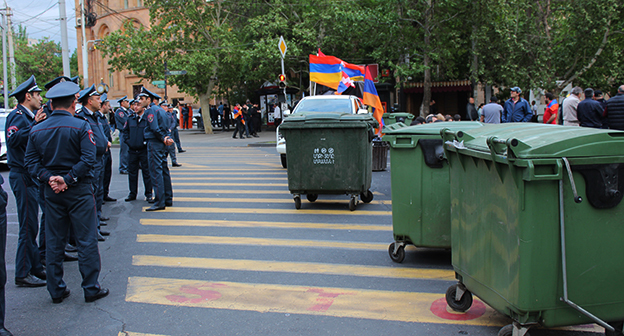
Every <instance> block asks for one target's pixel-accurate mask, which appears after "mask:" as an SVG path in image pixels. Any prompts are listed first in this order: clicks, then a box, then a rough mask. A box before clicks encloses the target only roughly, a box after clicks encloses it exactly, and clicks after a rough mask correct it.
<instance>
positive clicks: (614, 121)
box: [604, 85, 624, 130]
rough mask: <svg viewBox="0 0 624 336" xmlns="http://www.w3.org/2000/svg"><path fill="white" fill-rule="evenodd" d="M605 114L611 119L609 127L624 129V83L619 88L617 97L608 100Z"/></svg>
mask: <svg viewBox="0 0 624 336" xmlns="http://www.w3.org/2000/svg"><path fill="white" fill-rule="evenodd" d="M604 116H605V117H607V118H608V119H609V128H611V129H616V130H624V85H621V86H620V87H619V88H618V93H617V95H615V97H611V99H609V100H607V107H606V108H605V111H604Z"/></svg>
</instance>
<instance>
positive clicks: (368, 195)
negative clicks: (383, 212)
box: [360, 190, 373, 203]
mask: <svg viewBox="0 0 624 336" xmlns="http://www.w3.org/2000/svg"><path fill="white" fill-rule="evenodd" d="M360 199H361V200H362V202H364V203H370V202H371V201H372V200H373V193H372V192H371V191H370V190H366V191H365V192H363V193H361V194H360Z"/></svg>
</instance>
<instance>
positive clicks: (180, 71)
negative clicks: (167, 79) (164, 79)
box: [165, 70, 186, 76]
mask: <svg viewBox="0 0 624 336" xmlns="http://www.w3.org/2000/svg"><path fill="white" fill-rule="evenodd" d="M165 75H167V76H175V75H186V70H173V71H167V72H165Z"/></svg>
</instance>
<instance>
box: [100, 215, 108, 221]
mask: <svg viewBox="0 0 624 336" xmlns="http://www.w3.org/2000/svg"><path fill="white" fill-rule="evenodd" d="M100 220H101V221H104V222H106V221H107V220H110V218H108V217H104V216H101V217H100Z"/></svg>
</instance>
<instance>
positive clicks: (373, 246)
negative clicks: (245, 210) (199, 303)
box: [137, 234, 388, 251]
mask: <svg viewBox="0 0 624 336" xmlns="http://www.w3.org/2000/svg"><path fill="white" fill-rule="evenodd" d="M137 242H138V243H176V244H215V245H247V246H292V247H318V248H325V247H327V248H339V249H354V250H372V251H386V250H388V244H385V243H364V242H362V243H360V242H341V241H327V240H303V239H270V238H251V237H223V236H221V237H219V236H187V235H160V234H137Z"/></svg>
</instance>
